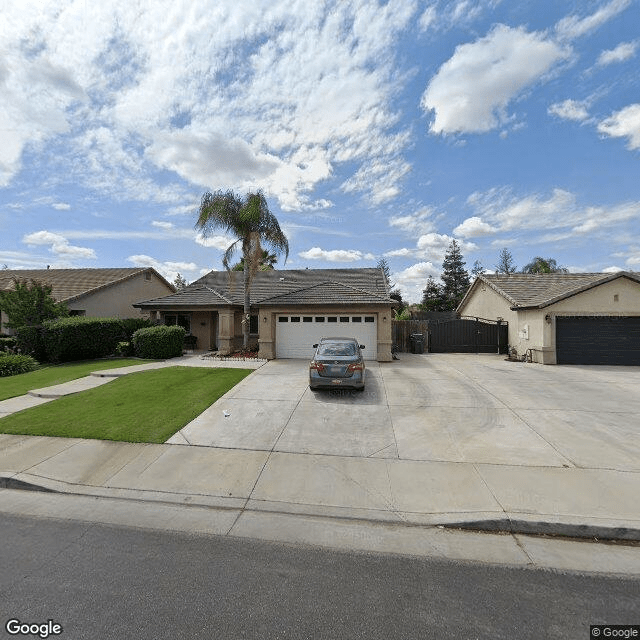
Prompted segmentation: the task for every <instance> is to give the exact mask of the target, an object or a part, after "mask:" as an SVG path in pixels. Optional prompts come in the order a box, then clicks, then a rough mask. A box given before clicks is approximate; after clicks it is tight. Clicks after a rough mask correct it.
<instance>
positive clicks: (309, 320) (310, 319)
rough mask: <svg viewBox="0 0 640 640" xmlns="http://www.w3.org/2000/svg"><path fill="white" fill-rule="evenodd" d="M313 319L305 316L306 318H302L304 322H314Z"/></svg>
mask: <svg viewBox="0 0 640 640" xmlns="http://www.w3.org/2000/svg"><path fill="white" fill-rule="evenodd" d="M312 321H313V318H312V317H311V316H304V318H302V322H312Z"/></svg>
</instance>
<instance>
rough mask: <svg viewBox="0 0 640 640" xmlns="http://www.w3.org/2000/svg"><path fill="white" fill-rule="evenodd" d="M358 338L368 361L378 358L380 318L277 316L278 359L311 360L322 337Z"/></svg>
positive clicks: (347, 315)
mask: <svg viewBox="0 0 640 640" xmlns="http://www.w3.org/2000/svg"><path fill="white" fill-rule="evenodd" d="M332 336H333V337H337V336H341V337H346V338H356V339H357V340H358V341H359V342H360V344H364V345H365V347H366V348H365V349H364V351H363V352H362V353H363V355H364V358H365V360H376V359H377V357H378V353H377V346H378V326H377V318H376V316H375V315H372V314H360V315H356V314H342V315H336V314H332V315H326V314H325V315H319V314H317V315H303V314H300V315H294V314H281V315H279V316H277V317H276V357H277V358H311V357H312V356H313V353H314V348H313V345H314V344H316V343H317V342H319V341H320V339H321V338H329V337H332Z"/></svg>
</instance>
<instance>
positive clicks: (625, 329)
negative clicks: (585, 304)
mask: <svg viewBox="0 0 640 640" xmlns="http://www.w3.org/2000/svg"><path fill="white" fill-rule="evenodd" d="M556 355H557V362H558V364H604V365H607V364H610V365H640V317H635V316H573V317H565V318H563V317H557V318H556Z"/></svg>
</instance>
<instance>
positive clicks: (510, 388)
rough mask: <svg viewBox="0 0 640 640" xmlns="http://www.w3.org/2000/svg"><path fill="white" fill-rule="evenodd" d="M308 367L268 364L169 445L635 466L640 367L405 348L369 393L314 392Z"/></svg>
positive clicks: (379, 371)
mask: <svg viewBox="0 0 640 640" xmlns="http://www.w3.org/2000/svg"><path fill="white" fill-rule="evenodd" d="M307 367H308V362H307V361H306V360H274V361H271V362H269V363H267V364H266V365H264V366H263V367H261V368H260V369H258V370H256V371H255V372H254V373H253V374H251V375H250V376H248V377H247V378H245V379H244V380H243V381H242V382H241V383H240V384H239V385H237V386H236V387H235V388H234V389H232V390H231V391H230V392H229V393H228V394H226V395H225V396H224V397H223V398H220V400H218V401H217V402H216V403H215V404H213V405H212V406H211V407H210V408H209V409H208V410H207V411H205V412H204V413H203V414H202V415H200V416H199V417H198V418H196V419H195V420H194V421H193V422H191V423H190V424H188V425H187V426H186V427H185V428H184V429H182V430H181V431H180V432H178V433H177V434H175V435H174V436H173V437H172V438H171V439H170V440H169V441H168V442H169V443H173V444H192V445H201V446H207V447H220V448H227V449H249V450H254V451H273V452H288V453H305V454H316V455H335V456H347V457H357V458H388V459H402V460H416V461H442V462H467V463H469V462H471V463H478V464H488V465H515V466H523V467H582V468H587V469H594V468H597V469H611V470H618V471H640V437H638V436H639V435H640V368H637V367H636V368H634V367H595V366H592V367H580V366H562V367H560V366H555V367H551V366H544V365H538V364H523V363H516V362H507V361H505V359H504V356H493V355H473V354H425V355H410V354H401V355H400V360H398V361H394V362H391V363H381V364H379V363H370V364H368V371H367V388H366V389H365V391H364V392H356V391H348V390H345V389H339V390H331V391H311V390H310V389H309V387H308V379H307ZM226 414H228V415H226ZM523 471H524V470H523Z"/></svg>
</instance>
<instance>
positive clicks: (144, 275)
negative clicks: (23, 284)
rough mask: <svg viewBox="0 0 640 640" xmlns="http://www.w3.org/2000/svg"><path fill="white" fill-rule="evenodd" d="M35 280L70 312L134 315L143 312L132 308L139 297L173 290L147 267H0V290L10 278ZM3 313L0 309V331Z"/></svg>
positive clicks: (10, 282)
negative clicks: (46, 287) (48, 287)
mask: <svg viewBox="0 0 640 640" xmlns="http://www.w3.org/2000/svg"><path fill="white" fill-rule="evenodd" d="M16 278H17V279H18V280H26V281H28V282H30V281H31V280H36V281H38V282H41V283H43V284H46V285H49V286H50V287H51V288H52V291H51V294H52V295H53V297H54V298H55V300H56V301H57V302H65V303H66V305H67V307H68V308H69V310H70V311H71V315H78V316H89V317H100V318H134V317H140V316H142V315H146V314H147V312H146V311H144V310H140V309H136V308H134V307H133V303H134V302H138V301H139V300H141V299H145V298H149V297H155V296H162V295H167V294H170V293H173V292H174V291H175V290H176V289H175V287H174V286H173V285H172V284H170V283H169V282H168V281H167V280H165V279H164V278H163V277H162V276H161V275H160V274H159V273H158V272H157V271H156V270H155V269H153V268H151V267H133V268H125V269H15V270H13V269H2V270H0V290H4V291H8V290H11V289H13V286H14V279H16ZM7 320H8V319H7V317H6V314H4V313H2V312H0V322H1V324H0V332H4V333H11V331H10V330H9V329H8V328H7V327H5V325H4V323H5V322H7Z"/></svg>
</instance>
